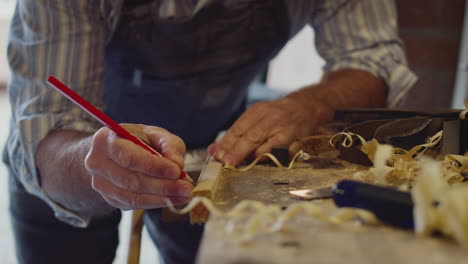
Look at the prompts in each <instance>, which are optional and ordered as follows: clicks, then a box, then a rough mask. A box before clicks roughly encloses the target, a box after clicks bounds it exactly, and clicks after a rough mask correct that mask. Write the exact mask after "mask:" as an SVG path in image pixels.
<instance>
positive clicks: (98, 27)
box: [6, 0, 106, 227]
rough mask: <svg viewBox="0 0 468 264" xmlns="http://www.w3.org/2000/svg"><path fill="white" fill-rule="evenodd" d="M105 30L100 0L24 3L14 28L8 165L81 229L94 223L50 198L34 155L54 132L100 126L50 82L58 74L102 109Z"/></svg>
mask: <svg viewBox="0 0 468 264" xmlns="http://www.w3.org/2000/svg"><path fill="white" fill-rule="evenodd" d="M105 31H106V30H105V26H104V25H103V20H102V16H101V13H100V9H99V1H95V0H19V1H18V2H17V6H16V10H15V13H14V17H13V19H12V22H11V27H10V36H9V43H8V61H9V65H10V69H11V79H10V83H9V86H8V90H9V96H10V103H11V107H12V119H11V131H10V135H9V138H8V141H7V147H6V159H7V163H8V164H9V167H10V170H11V172H12V173H13V174H14V176H15V177H17V179H18V180H19V181H20V182H21V183H22V184H23V185H24V187H25V189H26V190H27V191H28V192H30V193H32V194H34V195H36V196H38V197H40V198H41V199H43V200H44V201H45V202H47V203H48V204H49V205H50V206H51V207H52V208H53V210H54V211H55V214H56V216H57V218H59V219H61V220H63V221H66V222H68V223H70V224H72V225H75V226H80V227H84V226H86V225H87V223H88V221H89V219H87V218H86V217H80V216H79V215H77V214H75V213H73V212H71V211H69V210H66V209H65V208H63V207H62V206H60V205H59V204H57V203H55V202H54V201H52V200H51V199H50V198H49V197H48V196H47V194H46V193H45V192H44V191H43V190H42V188H41V183H40V177H39V175H38V172H37V169H36V165H35V159H34V156H35V152H36V149H37V146H38V144H39V143H40V141H41V140H42V139H44V137H45V136H47V134H48V133H49V132H51V131H52V130H54V129H72V130H78V131H83V132H91V133H92V132H94V131H96V130H97V129H98V128H99V127H100V125H99V124H98V123H96V121H94V120H93V119H92V118H90V117H89V116H88V114H86V113H85V112H84V111H82V110H80V109H79V108H77V107H76V106H74V105H73V104H72V103H71V102H69V101H68V99H66V98H65V97H63V96H62V95H60V94H59V93H58V92H56V91H55V90H53V89H51V88H50V87H49V86H48V85H47V83H46V80H47V78H48V76H49V75H54V76H56V77H57V78H58V79H60V80H62V81H63V82H64V83H66V84H67V85H68V86H70V87H71V88H72V89H73V90H75V91H76V92H77V93H79V94H80V95H82V96H83V97H84V98H86V99H87V100H89V101H90V102H91V103H92V104H94V105H96V106H98V108H103V103H102V96H101V95H102V90H103V77H104V44H105V43H104V42H105V35H106V32H105ZM64 177H66V175H64Z"/></svg>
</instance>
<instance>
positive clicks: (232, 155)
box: [209, 94, 333, 165]
mask: <svg viewBox="0 0 468 264" xmlns="http://www.w3.org/2000/svg"><path fill="white" fill-rule="evenodd" d="M332 115H333V110H332V109H331V108H330V107H328V105H325V104H323V103H321V102H319V101H317V100H313V99H312V98H310V97H309V98H307V99H306V98H301V96H300V94H294V95H292V96H288V97H285V98H281V99H279V100H275V101H268V102H260V103H256V104H254V105H252V106H251V107H250V108H249V109H247V111H246V112H245V113H244V114H243V115H242V116H241V117H240V118H239V119H238V120H237V121H236V122H235V123H234V125H233V126H232V127H231V128H230V129H229V130H228V131H227V132H226V134H225V135H224V136H223V137H222V138H221V139H220V140H219V141H217V142H216V143H214V144H212V145H211V146H210V147H209V152H210V154H211V155H213V156H214V157H215V158H216V159H217V160H219V161H221V162H223V163H225V164H230V165H238V164H239V163H240V162H241V161H242V160H244V159H245V158H246V157H247V156H248V155H250V154H254V156H255V157H257V156H259V155H261V154H263V153H267V152H270V151H271V149H272V147H280V146H290V145H291V143H293V142H295V141H297V140H299V139H301V138H303V137H305V136H308V135H310V134H311V133H312V132H313V130H314V129H315V128H316V127H317V126H318V125H320V124H322V123H324V122H326V121H329V120H330V119H331V116H332ZM290 151H291V148H290Z"/></svg>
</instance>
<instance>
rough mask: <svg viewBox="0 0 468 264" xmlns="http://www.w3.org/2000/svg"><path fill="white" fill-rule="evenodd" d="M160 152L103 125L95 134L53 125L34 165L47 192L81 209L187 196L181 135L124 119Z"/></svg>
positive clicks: (95, 211) (179, 200) (155, 203)
mask: <svg viewBox="0 0 468 264" xmlns="http://www.w3.org/2000/svg"><path fill="white" fill-rule="evenodd" d="M123 126H124V127H125V128H126V129H127V130H128V131H129V132H130V133H132V134H133V135H135V136H137V137H138V138H140V139H142V140H143V141H145V142H146V143H147V144H148V145H150V146H151V147H152V148H154V149H155V150H157V151H159V152H160V153H161V154H162V155H163V157H159V156H157V155H154V154H152V153H150V152H149V151H147V150H145V149H143V148H142V147H140V146H138V145H136V144H135V143H133V142H131V141H129V140H126V139H123V138H120V137H119V136H117V134H115V133H114V132H113V131H112V130H110V129H108V128H106V127H104V128H101V129H100V130H99V131H97V132H96V133H95V134H94V135H90V134H86V133H82V132H78V131H73V130H56V131H53V132H52V133H50V134H49V135H48V136H47V137H46V138H45V139H44V140H43V141H42V142H41V144H40V145H39V147H38V149H37V152H36V165H37V167H38V171H39V173H40V177H41V182H42V187H43V189H44V191H45V192H46V193H47V195H48V196H49V197H50V198H51V199H53V200H54V201H55V202H57V203H59V204H61V205H62V206H64V207H66V208H68V209H70V210H72V211H74V212H77V213H80V214H83V215H102V214H105V213H106V212H108V211H109V210H112V209H113V208H115V207H117V208H120V209H123V210H129V209H150V208H160V207H165V206H166V205H167V204H166V199H169V200H170V201H171V202H172V203H173V204H174V205H178V204H184V203H187V202H188V201H189V200H190V194H191V191H192V189H193V185H192V184H191V183H189V182H187V181H185V180H181V179H179V176H180V173H181V170H182V169H183V167H184V161H183V157H184V155H185V145H184V143H183V141H182V140H181V139H180V138H179V137H177V136H175V135H173V134H171V133H170V132H168V131H167V130H165V129H162V128H158V127H154V126H145V125H136V124H125V125H123Z"/></svg>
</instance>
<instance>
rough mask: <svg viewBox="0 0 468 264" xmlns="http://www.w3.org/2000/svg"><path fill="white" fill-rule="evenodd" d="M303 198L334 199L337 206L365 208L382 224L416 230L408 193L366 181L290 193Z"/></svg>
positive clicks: (348, 181)
mask: <svg viewBox="0 0 468 264" xmlns="http://www.w3.org/2000/svg"><path fill="white" fill-rule="evenodd" d="M290 193H291V194H293V195H296V196H299V197H301V198H304V199H308V200H311V199H320V198H333V200H334V202H335V204H336V206H338V207H355V208H361V209H366V210H369V211H371V212H373V213H374V214H375V216H376V217H377V218H379V219H380V220H381V221H383V222H387V223H389V224H392V225H395V226H398V227H403V228H413V227H414V222H413V201H412V199H411V194H410V193H409V192H402V191H399V190H396V189H394V188H391V187H384V186H378V185H374V184H368V183H364V182H358V181H351V180H342V181H340V182H338V183H337V184H335V185H333V187H331V188H330V187H328V188H322V189H315V190H314V189H310V190H298V191H290Z"/></svg>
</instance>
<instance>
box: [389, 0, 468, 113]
mask: <svg viewBox="0 0 468 264" xmlns="http://www.w3.org/2000/svg"><path fill="white" fill-rule="evenodd" d="M397 7H398V15H399V27H400V36H401V38H402V39H403V41H404V43H405V49H406V54H407V58H408V61H409V64H410V67H411V68H412V69H413V70H414V71H415V73H416V74H417V75H418V77H419V81H418V83H417V84H416V86H415V88H414V89H413V91H412V92H411V94H410V96H408V97H407V98H406V99H405V101H404V103H403V106H405V107H410V108H433V107H444V108H447V107H450V106H451V102H452V94H453V86H454V83H455V76H456V70H457V65H458V53H459V46H460V40H461V32H462V29H463V16H464V12H465V0H449V1H448V0H411V1H408V0H397Z"/></svg>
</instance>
